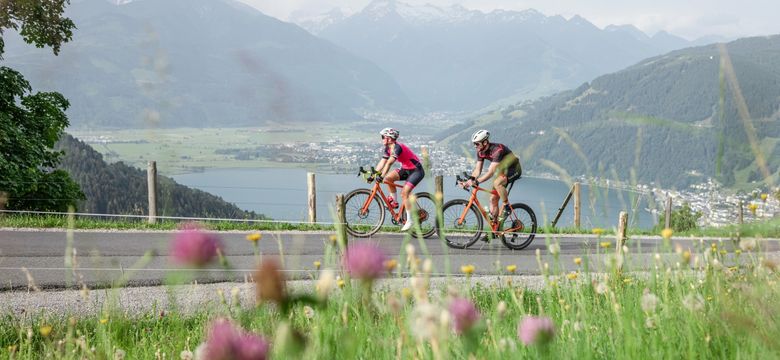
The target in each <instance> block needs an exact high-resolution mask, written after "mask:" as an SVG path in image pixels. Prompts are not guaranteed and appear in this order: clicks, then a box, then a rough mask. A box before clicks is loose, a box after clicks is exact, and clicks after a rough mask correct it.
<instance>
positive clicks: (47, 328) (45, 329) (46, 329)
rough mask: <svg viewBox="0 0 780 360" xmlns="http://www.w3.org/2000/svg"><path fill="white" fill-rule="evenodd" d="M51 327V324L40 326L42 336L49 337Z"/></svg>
mask: <svg viewBox="0 0 780 360" xmlns="http://www.w3.org/2000/svg"><path fill="white" fill-rule="evenodd" d="M51 329H52V327H51V325H48V324H44V325H41V327H39V328H38V332H40V333H41V336H43V337H49V334H51Z"/></svg>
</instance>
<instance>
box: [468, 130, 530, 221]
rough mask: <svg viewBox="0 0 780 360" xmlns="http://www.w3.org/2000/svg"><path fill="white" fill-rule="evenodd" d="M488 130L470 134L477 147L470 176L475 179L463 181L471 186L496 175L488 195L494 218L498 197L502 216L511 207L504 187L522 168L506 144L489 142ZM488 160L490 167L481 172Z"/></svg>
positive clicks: (508, 211) (496, 214) (514, 178)
mask: <svg viewBox="0 0 780 360" xmlns="http://www.w3.org/2000/svg"><path fill="white" fill-rule="evenodd" d="M489 139H490V132H489V131H487V130H478V131H477V132H475V133H474V134H473V135H471V142H472V143H473V144H474V147H475V148H476V149H477V163H476V165H475V166H474V171H472V172H471V176H473V177H474V178H475V180H469V181H467V182H466V183H465V185H466V186H472V185H474V184H479V183H482V182H485V181H488V180H490V178H491V177H493V175H497V176H496V177H495V179H493V190H495V191H494V192H493V195H491V196H490V214H491V215H492V216H493V218H494V219H495V218H496V216H498V215H499V214H498V199H499V197H500V198H501V200H502V202H503V203H504V214H502V215H503V216H504V217H506V215H507V214H509V213H510V212H511V211H512V209H510V208H509V201H508V199H507V190H506V187H507V185H508V184H509V182H512V181H515V180H517V179H518V178H520V175H522V173H523V170H522V168H521V167H520V160H519V159H518V158H517V156H515V154H514V153H512V150H510V149H509V148H508V147H507V146H506V145H503V144H499V143H491V142H490V140H489ZM485 160H488V161H490V167H488V170H487V172H486V173H484V174H482V163H483V162H484V161H485Z"/></svg>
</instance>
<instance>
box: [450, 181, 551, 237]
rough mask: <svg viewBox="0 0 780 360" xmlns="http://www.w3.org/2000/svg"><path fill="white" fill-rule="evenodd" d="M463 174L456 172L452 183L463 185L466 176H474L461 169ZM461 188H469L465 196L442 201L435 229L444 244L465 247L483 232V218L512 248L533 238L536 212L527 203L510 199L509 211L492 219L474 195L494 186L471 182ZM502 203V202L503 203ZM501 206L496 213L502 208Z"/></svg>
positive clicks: (510, 186) (510, 184) (491, 229)
mask: <svg viewBox="0 0 780 360" xmlns="http://www.w3.org/2000/svg"><path fill="white" fill-rule="evenodd" d="M463 175H464V176H465V178H461V177H460V176H459V175H457V176H456V180H455V184H456V185H463V183H465V182H466V181H467V180H469V179H471V180H474V177H473V176H469V175H468V174H467V173H465V172H464V173H463ZM515 180H517V179H511V181H509V188H508V189H507V196H508V195H509V192H510V191H511V190H512V186H513V185H514V181H515ZM463 190H465V191H467V192H470V193H471V196H470V197H469V199H468V200H465V199H455V200H450V201H448V202H447V203H445V204H444V207H443V209H442V213H443V217H442V226H441V228H440V229H439V237H440V238H443V239H444V240H445V242H446V243H447V246H449V247H452V248H456V249H465V248H467V247H469V246H471V245H473V244H474V243H475V242H476V241H477V240H478V239H479V238H480V236H481V235H482V233H483V227H484V223H483V219H485V220H487V222H488V224H489V225H490V231H491V232H492V233H493V235H494V236H495V237H497V238H500V239H501V242H503V243H504V245H505V246H506V247H508V248H510V249H512V250H522V249H524V248H526V247H527V246H528V245H530V244H531V242H532V241H533V240H534V237H535V236H536V226H537V224H536V214H534V211H533V210H532V209H531V207H530V206H528V205H526V204H523V203H514V204H512V205H511V206H510V207H511V209H512V211H511V213H509V214H508V216H506V217H505V218H504V219H502V218H501V216H500V215H499V217H498V218H497V219H492V218H491V216H490V215H489V214H488V212H487V211H486V210H485V209H483V208H482V205H481V204H480V203H479V199H477V193H478V192H479V191H484V192H487V193H491V194H495V193H496V190H488V189H484V188H481V187H479V185H473V186H472V188H471V190H469V189H467V188H465V187H463ZM504 206H506V204H504ZM503 211H504V209H503V207H502V208H501V210H500V211H499V214H500V213H501V212H503ZM506 223H508V224H509V227H508V228H506V229H502V227H503V225H504V224H506Z"/></svg>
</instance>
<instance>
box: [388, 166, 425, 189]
mask: <svg viewBox="0 0 780 360" xmlns="http://www.w3.org/2000/svg"><path fill="white" fill-rule="evenodd" d="M395 171H398V178H399V179H401V180H406V183H407V184H412V187H415V186H417V184H419V183H420V181H422V179H423V178H424V177H425V170H423V168H422V167H417V168H415V169H396V170H395ZM404 186H406V185H404Z"/></svg>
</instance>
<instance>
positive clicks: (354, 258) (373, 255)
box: [342, 242, 385, 281]
mask: <svg viewBox="0 0 780 360" xmlns="http://www.w3.org/2000/svg"><path fill="white" fill-rule="evenodd" d="M342 263H343V264H344V267H345V268H346V269H347V272H349V274H350V275H351V276H352V277H354V278H358V279H362V280H366V281H371V280H374V279H376V278H378V277H380V276H382V273H383V272H384V271H385V269H384V263H385V254H384V253H383V252H382V250H381V249H380V248H379V247H377V246H376V245H373V244H370V243H367V242H364V243H357V244H353V245H350V246H349V248H348V249H347V252H346V253H345V254H344V257H343V258H342Z"/></svg>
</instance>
